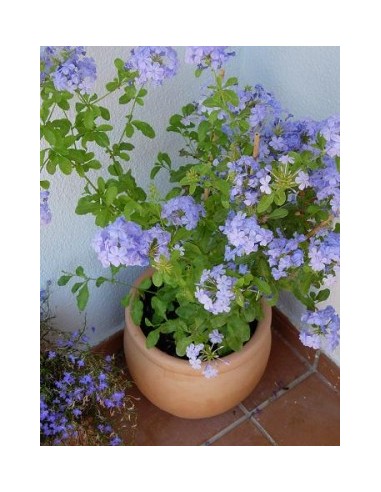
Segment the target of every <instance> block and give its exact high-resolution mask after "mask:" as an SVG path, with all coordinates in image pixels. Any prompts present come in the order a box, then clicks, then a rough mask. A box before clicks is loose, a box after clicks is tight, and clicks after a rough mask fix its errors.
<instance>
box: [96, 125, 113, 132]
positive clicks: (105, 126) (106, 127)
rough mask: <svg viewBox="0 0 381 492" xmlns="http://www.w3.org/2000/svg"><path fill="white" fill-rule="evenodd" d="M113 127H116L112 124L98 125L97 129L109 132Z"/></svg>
mask: <svg viewBox="0 0 381 492" xmlns="http://www.w3.org/2000/svg"><path fill="white" fill-rule="evenodd" d="M113 128H114V127H113V126H112V125H99V126H97V131H98V132H109V131H110V130H112V129H113Z"/></svg>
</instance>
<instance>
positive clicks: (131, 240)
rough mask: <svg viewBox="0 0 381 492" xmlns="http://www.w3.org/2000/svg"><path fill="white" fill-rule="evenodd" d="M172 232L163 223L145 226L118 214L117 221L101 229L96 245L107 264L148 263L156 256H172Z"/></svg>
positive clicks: (94, 240) (102, 261)
mask: <svg viewBox="0 0 381 492" xmlns="http://www.w3.org/2000/svg"><path fill="white" fill-rule="evenodd" d="M170 239H171V235H170V234H169V233H168V232H166V231H163V229H161V227H160V226H157V225H156V226H154V227H152V228H151V229H148V230H143V229H142V228H141V227H140V225H138V224H136V223H135V222H128V221H126V220H125V219H124V217H118V218H117V219H116V220H115V222H113V223H112V224H110V225H108V226H107V227H105V228H104V229H102V230H101V231H99V232H97V234H96V236H95V237H94V239H93V242H92V246H93V248H94V250H95V252H96V253H97V255H98V259H99V260H100V262H101V263H102V265H103V266H104V267H109V266H110V265H114V266H119V265H125V266H148V265H149V259H150V257H152V258H153V259H155V260H158V259H159V258H160V256H161V255H163V256H166V257H168V256H169V251H168V244H169V241H170Z"/></svg>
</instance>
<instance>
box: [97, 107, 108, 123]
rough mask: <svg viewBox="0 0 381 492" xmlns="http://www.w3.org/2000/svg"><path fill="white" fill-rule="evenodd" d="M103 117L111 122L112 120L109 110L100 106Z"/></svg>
mask: <svg viewBox="0 0 381 492" xmlns="http://www.w3.org/2000/svg"><path fill="white" fill-rule="evenodd" d="M99 109H100V112H101V116H102V118H103V119H104V120H106V121H109V120H110V111H109V110H108V109H107V108H104V107H103V106H99Z"/></svg>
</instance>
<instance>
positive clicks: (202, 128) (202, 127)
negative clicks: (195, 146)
mask: <svg viewBox="0 0 381 492" xmlns="http://www.w3.org/2000/svg"><path fill="white" fill-rule="evenodd" d="M210 128H211V125H210V123H209V121H206V120H204V121H202V122H201V123H200V124H199V127H198V141H199V142H204V140H205V137H206V135H207V133H208V130H209V129H210Z"/></svg>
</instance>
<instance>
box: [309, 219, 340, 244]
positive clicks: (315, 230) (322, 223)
mask: <svg viewBox="0 0 381 492" xmlns="http://www.w3.org/2000/svg"><path fill="white" fill-rule="evenodd" d="M333 219H334V216H333V215H330V216H329V217H328V219H326V220H323V222H320V224H318V225H317V226H315V227H314V228H313V229H312V231H310V232H309V233H308V234H307V236H306V237H307V239H310V237H312V236H314V235H315V234H316V233H317V232H319V231H320V230H321V229H324V227H325V226H327V225H328V224H330V223H331V222H332V221H333Z"/></svg>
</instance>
